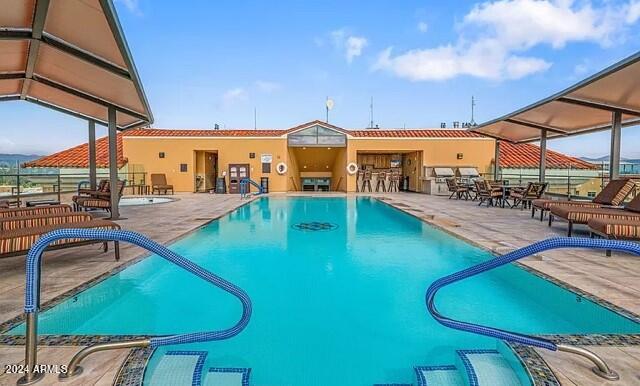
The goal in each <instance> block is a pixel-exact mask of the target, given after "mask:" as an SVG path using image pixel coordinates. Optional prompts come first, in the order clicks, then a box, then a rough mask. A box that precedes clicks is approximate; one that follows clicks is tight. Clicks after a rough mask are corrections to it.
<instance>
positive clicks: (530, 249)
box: [426, 237, 640, 351]
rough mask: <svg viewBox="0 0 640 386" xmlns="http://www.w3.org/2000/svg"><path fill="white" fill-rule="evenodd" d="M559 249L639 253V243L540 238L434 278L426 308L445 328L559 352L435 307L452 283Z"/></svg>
mask: <svg viewBox="0 0 640 386" xmlns="http://www.w3.org/2000/svg"><path fill="white" fill-rule="evenodd" d="M558 248H590V249H605V250H616V251H622V252H628V253H633V254H635V255H639V256H640V245H639V244H636V243H632V242H628V241H617V240H605V239H588V238H578V237H571V238H569V237H558V238H551V239H547V240H543V241H539V242H537V243H533V244H531V245H529V246H527V247H524V248H520V249H518V250H515V251H513V252H511V253H508V254H506V255H503V256H499V257H496V258H494V259H491V260H489V261H486V262H484V263H480V264H478V265H474V266H473V267H470V268H467V269H464V270H462V271H459V272H456V273H453V274H451V275H447V276H445V277H442V278H440V279H438V280H436V281H434V282H433V283H432V284H431V285H430V286H429V288H428V289H427V293H426V303H427V310H428V311H429V313H430V314H431V316H433V318H434V319H435V320H436V321H438V322H439V323H440V324H442V325H444V326H446V327H450V328H453V329H456V330H461V331H467V332H471V333H474V334H479V335H485V336H489V337H492V338H498V339H502V340H506V341H509V342H515V343H522V344H525V345H529V346H534V347H542V348H546V349H548V350H552V351H556V350H557V349H558V347H557V346H556V344H555V343H553V342H551V341H549V340H547V339H542V338H537V337H534V336H530V335H524V334H519V333H516V332H509V331H505V330H500V329H497V328H493V327H488V326H483V325H479V324H473V323H468V322H463V321H459V320H454V319H451V318H448V317H446V316H443V315H442V314H440V313H439V312H438V310H437V309H436V306H435V296H436V293H437V292H438V291H439V290H440V289H441V288H443V287H446V286H448V285H449V284H452V283H455V282H458V281H461V280H464V279H467V278H469V277H471V276H475V275H478V274H481V273H483V272H487V271H490V270H492V269H494V268H498V267H500V266H503V265H505V264H509V263H512V262H514V261H516V260H519V259H522V258H524V257H527V256H530V255H533V254H535V253H539V252H542V251H547V250H550V249H558Z"/></svg>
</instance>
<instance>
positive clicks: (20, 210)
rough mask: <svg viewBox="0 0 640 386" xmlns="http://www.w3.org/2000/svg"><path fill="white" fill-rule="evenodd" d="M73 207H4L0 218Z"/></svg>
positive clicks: (56, 211)
mask: <svg viewBox="0 0 640 386" xmlns="http://www.w3.org/2000/svg"><path fill="white" fill-rule="evenodd" d="M71 211H72V208H71V206H69V205H65V204H61V205H47V206H35V207H32V208H14V209H2V210H0V218H7V217H22V216H32V215H38V214H50V213H64V212H71Z"/></svg>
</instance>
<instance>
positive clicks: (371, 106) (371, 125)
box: [369, 97, 373, 129]
mask: <svg viewBox="0 0 640 386" xmlns="http://www.w3.org/2000/svg"><path fill="white" fill-rule="evenodd" d="M369 108H370V109H371V113H370V114H371V124H370V125H369V127H370V128H372V129H373V97H371V104H370V105H369Z"/></svg>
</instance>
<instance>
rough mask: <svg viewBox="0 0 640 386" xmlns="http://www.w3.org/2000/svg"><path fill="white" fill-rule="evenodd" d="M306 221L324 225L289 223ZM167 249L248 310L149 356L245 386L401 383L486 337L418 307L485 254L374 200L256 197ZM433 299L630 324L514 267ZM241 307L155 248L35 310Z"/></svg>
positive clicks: (558, 328)
mask: <svg viewBox="0 0 640 386" xmlns="http://www.w3.org/2000/svg"><path fill="white" fill-rule="evenodd" d="M313 222H320V223H329V224H330V225H331V226H329V227H328V228H329V229H323V230H318V231H311V230H308V229H305V227H304V226H302V227H301V226H299V225H300V224H309V223H313ZM300 228H303V229H300ZM306 228H308V226H307V227H306ZM171 248H172V249H173V250H175V251H176V252H178V253H180V254H182V255H183V256H185V257H187V258H189V259H192V260H193V261H194V262H196V263H197V264H200V265H202V266H203V267H205V268H207V269H209V270H211V271H213V272H215V273H217V274H219V275H221V276H222V277H224V278H226V279H228V280H230V281H232V282H233V283H235V284H237V285H239V286H240V287H242V288H244V289H245V290H246V291H247V292H248V294H249V295H250V296H251V299H252V301H253V306H254V312H253V317H252V319H251V322H250V323H249V326H248V327H247V329H246V330H245V331H243V332H242V333H241V334H240V335H238V336H237V337H235V338H233V339H231V340H228V341H222V342H210V343H205V344H191V345H186V346H173V347H168V348H162V349H160V353H161V352H162V351H163V350H175V349H180V350H207V351H209V355H208V358H207V364H206V367H212V366H215V367H250V368H252V373H251V378H252V384H253V385H279V386H286V385H292V386H293V385H295V386H311V385H323V386H324V385H336V386H341V385H345V386H346V385H350V386H353V385H368V386H370V385H372V384H374V383H387V382H389V383H390V382H407V383H409V382H412V381H413V380H414V374H413V371H412V367H413V366H414V365H437V364H451V363H454V350H455V349H465V348H469V349H471V348H495V343H496V342H495V341H494V340H492V339H489V338H483V337H478V336H475V335H472V334H469V333H464V332H458V331H454V330H450V329H447V328H445V327H443V326H441V325H439V324H437V323H436V322H435V321H434V320H433V319H432V318H431V317H430V316H429V315H428V314H427V312H426V310H425V306H424V292H425V290H426V288H427V287H428V286H429V284H430V283H431V282H433V281H434V280H435V279H437V278H439V277H441V276H443V275H446V274H449V273H452V272H454V271H457V270H460V269H462V268H465V267H468V266H470V265H473V264H476V263H479V262H481V261H484V260H486V259H489V258H491V255H490V254H488V253H487V252H485V251H482V250H480V249H478V248H475V247H473V246H471V245H469V244H467V243H465V242H462V241H460V240H458V239H456V238H454V237H451V236H449V235H447V234H446V233H443V232H441V231H439V230H437V229H434V228H432V227H430V226H428V225H426V224H424V223H422V222H421V221H419V220H418V219H416V218H414V217H411V216H409V215H407V214H405V213H403V212H401V211H398V210H396V209H393V208H391V207H389V206H387V205H386V204H384V203H381V202H378V201H376V200H373V199H368V198H358V199H344V198H280V199H278V198H263V199H260V200H257V201H255V202H253V203H251V204H249V205H246V206H244V207H241V208H239V209H238V210H236V211H234V212H233V213H231V214H229V215H228V216H225V217H223V218H221V219H220V220H218V221H215V222H212V223H211V224H209V225H208V226H205V227H204V228H202V229H200V230H198V231H196V232H194V233H192V234H191V235H189V236H188V237H186V238H184V239H182V240H180V241H178V242H176V243H175V244H173V245H172V246H171ZM45 270H46V267H45ZM437 304H438V308H439V309H440V311H441V312H443V313H444V314H446V315H450V316H452V317H455V318H461V319H464V320H468V321H472V322H477V323H483V324H489V325H493V326H497V327H500V328H504V329H511V330H514V331H519V332H525V333H638V332H640V326H639V325H638V324H636V323H634V322H633V321H631V320H628V319H626V318H624V317H622V316H620V315H618V314H615V313H613V312H610V311H608V310H607V309H605V308H602V307H600V306H598V305H596V304H594V303H592V302H590V301H588V300H586V299H582V298H580V297H579V296H577V295H576V294H574V293H571V292H569V291H566V290H564V289H562V288H560V287H558V286H556V285H554V284H552V283H550V282H547V281H545V280H543V279H541V278H539V277H537V276H534V275H532V274H529V273H528V272H526V271H524V270H521V269H519V268H517V267H515V266H508V267H503V268H500V269H497V270H495V271H494V272H491V273H487V274H483V275H481V276H479V277H476V278H472V279H470V280H467V281H465V282H462V283H458V284H455V285H453V286H451V287H448V288H445V289H443V290H442V291H441V292H440V294H439V297H438V300H437ZM240 311H241V306H240V303H239V302H238V301H237V300H236V299H235V298H233V297H232V296H230V295H228V294H226V293H224V292H222V291H221V290H218V289H216V288H212V287H210V286H209V285H208V284H207V283H205V282H203V281H201V280H199V279H198V278H196V277H193V276H191V275H190V274H189V273H186V272H184V271H181V270H180V269H179V268H177V267H175V266H172V265H171V264H170V263H168V262H166V261H165V260H162V259H160V258H159V257H156V256H152V257H150V258H147V259H145V260H143V261H141V262H139V263H137V264H135V265H133V266H131V267H129V268H127V269H125V270H124V271H122V272H120V273H118V274H117V275H115V276H113V277H111V278H109V279H107V280H105V281H103V282H101V283H99V284H97V285H95V286H94V287H92V288H90V289H88V290H86V291H85V292H83V293H81V294H79V295H77V296H76V297H74V298H72V299H69V300H68V301H66V302H64V303H62V304H60V305H58V306H56V307H54V308H53V309H51V310H49V311H47V312H44V313H43V314H41V319H40V326H39V328H40V331H41V332H42V333H48V334H173V333H185V332H194V331H209V330H214V329H223V328H227V327H229V326H231V325H232V324H234V323H235V322H236V321H237V319H238V318H239V316H240ZM17 331H18V330H17ZM17 331H16V332H17ZM158 357H159V355H155V356H154V358H153V359H152V361H151V365H150V366H151V367H150V369H151V371H152V369H153V366H154V365H155V363H156V362H157V360H158V359H157V358H158Z"/></svg>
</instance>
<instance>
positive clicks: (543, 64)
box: [0, 0, 640, 158]
mask: <svg viewBox="0 0 640 386" xmlns="http://www.w3.org/2000/svg"><path fill="white" fill-rule="evenodd" d="M188 4H189V5H188V6H179V5H178V3H176V2H164V1H162V2H159V1H153V0H137V1H136V0H116V7H117V9H118V13H119V17H120V20H121V23H122V24H123V27H124V30H125V33H126V36H127V39H128V42H129V45H130V47H131V50H132V52H133V55H134V59H135V62H136V65H137V67H138V70H139V72H140V75H141V78H142V81H143V84H144V87H145V90H146V92H147V95H148V98H149V101H150V104H151V108H152V110H153V113H154V116H155V119H156V122H155V124H154V126H155V127H161V128H210V127H213V125H214V124H215V123H219V124H220V125H221V126H223V127H227V128H253V120H254V118H253V111H254V108H256V109H257V116H258V126H259V127H269V128H287V127H291V126H294V125H296V124H299V123H301V122H304V121H308V120H312V119H323V118H324V100H325V98H326V97H327V96H330V97H331V98H332V99H334V100H335V108H334V110H333V111H332V112H331V116H330V121H331V122H332V123H334V124H336V125H339V126H343V127H347V128H351V127H354V128H355V127H357V128H361V127H365V126H367V125H368V123H369V101H370V98H371V97H372V96H373V98H374V101H375V102H374V103H375V122H376V123H377V124H379V125H380V126H381V127H403V126H406V127H439V124H440V122H447V123H448V125H449V126H450V125H451V122H452V121H466V120H469V118H470V98H471V95H474V96H475V97H476V99H477V108H476V121H477V122H483V121H486V120H489V119H493V118H495V117H497V116H499V115H502V114H505V113H508V112H510V111H512V110H515V109H517V108H520V107H522V106H524V105H526V104H529V103H531V102H534V101H536V100H538V99H540V98H543V97H546V96H548V95H550V94H551V93H554V92H556V91H558V90H560V89H562V88H564V87H566V86H568V85H570V84H572V83H575V82H576V81H578V80H580V79H582V78H584V77H586V76H588V75H590V74H592V73H594V72H597V71H598V70H600V69H602V68H604V67H606V66H608V65H610V64H612V63H614V62H616V61H618V60H620V59H622V58H624V57H626V56H628V55H630V54H632V53H634V52H636V51H638V50H640V39H639V38H640V28H639V26H640V0H621V1H610V0H607V1H571V0H558V1H534V0H515V1H509V0H498V1H488V2H475V1H468V2H466V1H452V2H443V1H402V2H397V1H375V0H374V1H367V2H362V1H337V0H325V1H321V2H320V1H302V0H298V1H278V2H267V1H232V0H218V1H207V0H191V1H189V2H188ZM0 116H1V117H2V121H1V122H0V152H23V153H24V152H28V153H32V152H35V153H41V154H42V153H48V152H52V151H56V150H61V149H64V148H67V147H69V146H71V145H75V144H78V143H82V142H84V141H86V123H85V122H83V121H81V120H78V119H75V118H70V117H67V116H64V115H61V114H59V113H56V112H52V111H48V110H46V109H43V108H40V107H38V106H35V105H32V104H29V103H24V102H7V103H2V104H0ZM104 132H105V131H104V129H100V134H104ZM608 141H609V136H608V132H603V133H598V134H592V135H588V136H581V137H576V138H571V139H562V140H553V141H550V143H549V147H550V148H552V149H557V150H560V151H563V152H567V153H569V154H574V155H586V156H599V155H604V154H607V153H608V147H609V142H608ZM638 144H640V129H639V128H627V129H625V130H624V131H623V142H622V147H623V149H622V152H623V156H629V157H639V158H640V146H638Z"/></svg>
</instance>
